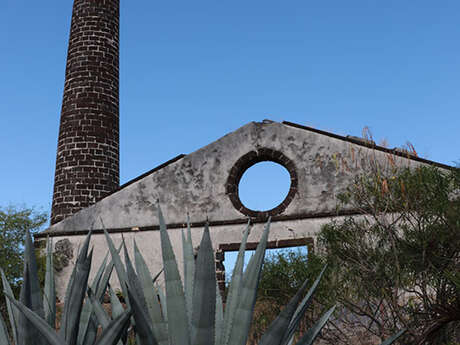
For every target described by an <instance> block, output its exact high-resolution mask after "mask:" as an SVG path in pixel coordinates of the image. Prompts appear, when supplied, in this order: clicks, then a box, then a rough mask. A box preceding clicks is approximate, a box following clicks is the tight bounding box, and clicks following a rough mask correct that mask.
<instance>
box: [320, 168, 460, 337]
mask: <svg viewBox="0 0 460 345" xmlns="http://www.w3.org/2000/svg"><path fill="white" fill-rule="evenodd" d="M459 191H460V173H459V170H458V169H454V170H452V171H442V170H440V169H437V168H434V167H418V168H414V169H412V170H411V169H400V170H397V169H391V170H388V171H383V170H381V169H376V170H374V171H372V172H370V173H369V174H367V175H364V176H360V177H359V178H358V179H356V181H355V183H354V184H353V185H351V186H350V187H349V188H348V190H347V191H346V193H344V194H342V195H341V196H340V200H341V201H342V203H343V206H346V207H351V208H353V209H356V210H360V212H361V213H362V216H361V217H348V218H347V219H345V220H343V221H336V222H332V223H330V224H328V225H326V226H325V227H324V228H323V229H322V232H321V233H320V235H319V243H320V247H321V248H322V250H321V251H320V253H319V255H320V256H321V257H322V259H324V260H326V261H327V262H328V264H329V267H330V269H331V270H330V274H329V275H328V277H326V281H327V283H328V284H329V286H330V287H331V289H330V292H331V293H330V296H328V297H329V298H331V299H333V300H336V301H338V302H340V305H341V306H342V307H341V311H342V312H343V314H342V315H346V314H347V313H348V314H349V313H350V312H351V313H354V314H355V315H359V318H358V319H357V320H358V322H359V326H360V327H361V328H362V329H364V330H365V332H367V334H368V336H370V335H372V334H374V335H377V336H379V337H382V336H384V335H385V334H391V333H394V332H395V330H396V329H398V328H400V327H407V328H408V333H407V336H406V337H405V338H404V339H403V340H402V342H403V343H404V344H428V343H429V344H432V345H434V344H440V345H441V344H442V345H444V344H446V343H447V342H448V341H451V340H452V339H454V337H455V330H456V329H458V328H459V327H460V289H459V285H458V281H457V279H458V274H459V273H458V272H459V266H458V264H459V260H460V194H459ZM357 320H356V319H354V320H353V323H352V322H350V321H349V320H346V318H343V319H342V320H341V322H342V326H343V325H348V326H349V327H357V324H356V322H357ZM352 325H353V326H352ZM338 343H340V341H338Z"/></svg>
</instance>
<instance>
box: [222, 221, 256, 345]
mask: <svg viewBox="0 0 460 345" xmlns="http://www.w3.org/2000/svg"><path fill="white" fill-rule="evenodd" d="M249 228H250V221H249V220H248V224H247V225H246V229H245V230H244V232H243V239H242V240H241V244H240V248H239V251H238V256H237V259H236V263H235V268H234V269H233V272H232V280H231V281H230V286H229V289H228V296H227V304H226V306H225V313H224V322H223V330H222V337H221V342H220V343H219V344H221V345H226V344H227V343H228V338H229V336H230V332H231V329H232V327H233V321H234V319H235V315H236V309H237V307H238V303H239V300H240V297H241V287H242V284H243V267H244V255H245V251H246V243H247V240H248V235H249ZM219 344H217V345H219Z"/></svg>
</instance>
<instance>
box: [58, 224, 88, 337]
mask: <svg viewBox="0 0 460 345" xmlns="http://www.w3.org/2000/svg"><path fill="white" fill-rule="evenodd" d="M90 239H91V231H90V232H89V233H88V236H87V237H86V240H85V242H84V244H83V246H82V248H81V250H80V253H79V255H78V258H77V262H76V264H75V267H74V272H75V273H74V278H73V281H72V286H71V287H70V289H69V291H68V293H69V295H68V296H66V298H65V304H64V310H63V315H62V321H61V329H60V331H59V334H60V335H61V336H62V338H64V339H65V340H66V342H67V344H68V345H76V344H77V339H78V330H79V324H80V315H81V311H82V308H83V300H84V298H85V293H86V288H87V286H88V277H89V271H90V268H91V262H92V257H93V251H92V250H91V252H90V253H89V255H88V248H89V242H90Z"/></svg>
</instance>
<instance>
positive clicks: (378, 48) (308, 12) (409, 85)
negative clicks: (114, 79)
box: [0, 0, 460, 210]
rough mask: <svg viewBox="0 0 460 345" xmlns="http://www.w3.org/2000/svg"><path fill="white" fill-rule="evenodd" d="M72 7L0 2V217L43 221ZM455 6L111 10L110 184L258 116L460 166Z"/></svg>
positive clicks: (265, 4) (230, 5)
mask: <svg viewBox="0 0 460 345" xmlns="http://www.w3.org/2000/svg"><path fill="white" fill-rule="evenodd" d="M71 9H72V1H71V0H59V1H58V0H43V1H30V0H2V1H0V43H1V46H0V120H1V122H0V126H1V127H0V128H1V132H0V133H1V134H0V150H1V151H0V152H1V165H0V168H1V169H0V206H6V205H8V204H26V205H28V206H36V207H42V208H43V209H45V210H49V209H50V205H51V195H52V187H53V176H54V164H55V154H56V145H57V134H58V124H59V113H60V106H61V100H62V90H63V84H64V69H65V59H66V50H67V39H68V34H69V27H70V18H71ZM459 18H460V2H459V1H458V0H450V1H449V0H445V1H400V0H395V1H371V0H362V1H352V0H349V1H343V0H340V1H339V0H336V1H268V0H266V1H231V2H224V1H193V2H191V1H183V2H182V1H167V2H165V1H147V0H139V1H132V0H129V1H128V0H121V54H120V63H121V65H120V67H121V75H120V83H121V90H120V92H121V94H120V113H121V182H122V183H123V182H126V181H128V180H130V179H132V178H134V177H136V176H138V175H140V174H141V173H143V172H145V171H147V170H149V169H151V168H153V167H154V166H156V165H158V164H161V163H162V162H164V161H166V160H168V159H170V158H172V157H174V156H176V155H177V154H180V153H190V152H193V151H194V150H196V149H198V148H200V147H202V146H204V145H206V144H208V143H210V142H211V141H214V140H216V139H218V138H220V137H221V136H223V135H225V134H226V133H228V132H230V131H233V130H235V129H237V128H239V127H240V126H242V125H244V124H246V123H247V122H250V121H260V120H262V119H264V118H269V119H272V120H276V121H282V120H288V121H292V122H297V123H300V124H306V125H309V126H313V127H316V128H319V129H323V130H327V131H332V132H335V133H338V134H343V135H346V134H352V135H360V134H361V130H362V128H363V127H364V126H368V127H369V128H370V129H371V131H372V133H373V135H374V138H375V139H376V141H377V142H378V141H379V140H380V139H384V138H385V139H387V141H388V142H389V144H390V147H393V146H400V145H402V144H404V143H405V142H406V141H410V142H412V143H413V144H414V145H415V147H416V149H417V151H418V152H419V154H420V155H421V156H422V157H426V158H428V159H431V160H435V161H439V162H442V163H446V164H453V163H452V162H453V161H457V160H460V150H459V149H458V147H459V143H460V140H459V128H460V116H459V115H460V114H459V111H460V69H459V63H460V45H459V43H458V38H459V37H460V25H459V24H458V19H459Z"/></svg>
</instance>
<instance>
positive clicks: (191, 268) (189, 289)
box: [182, 215, 195, 329]
mask: <svg viewBox="0 0 460 345" xmlns="http://www.w3.org/2000/svg"><path fill="white" fill-rule="evenodd" d="M182 252H183V258H184V294H185V305H186V306H187V316H188V318H189V327H190V329H191V327H192V308H193V288H194V283H193V279H194V278H195V257H194V255H193V243H192V233H191V229H190V218H189V216H188V215H187V237H185V236H184V232H183V231H182Z"/></svg>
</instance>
